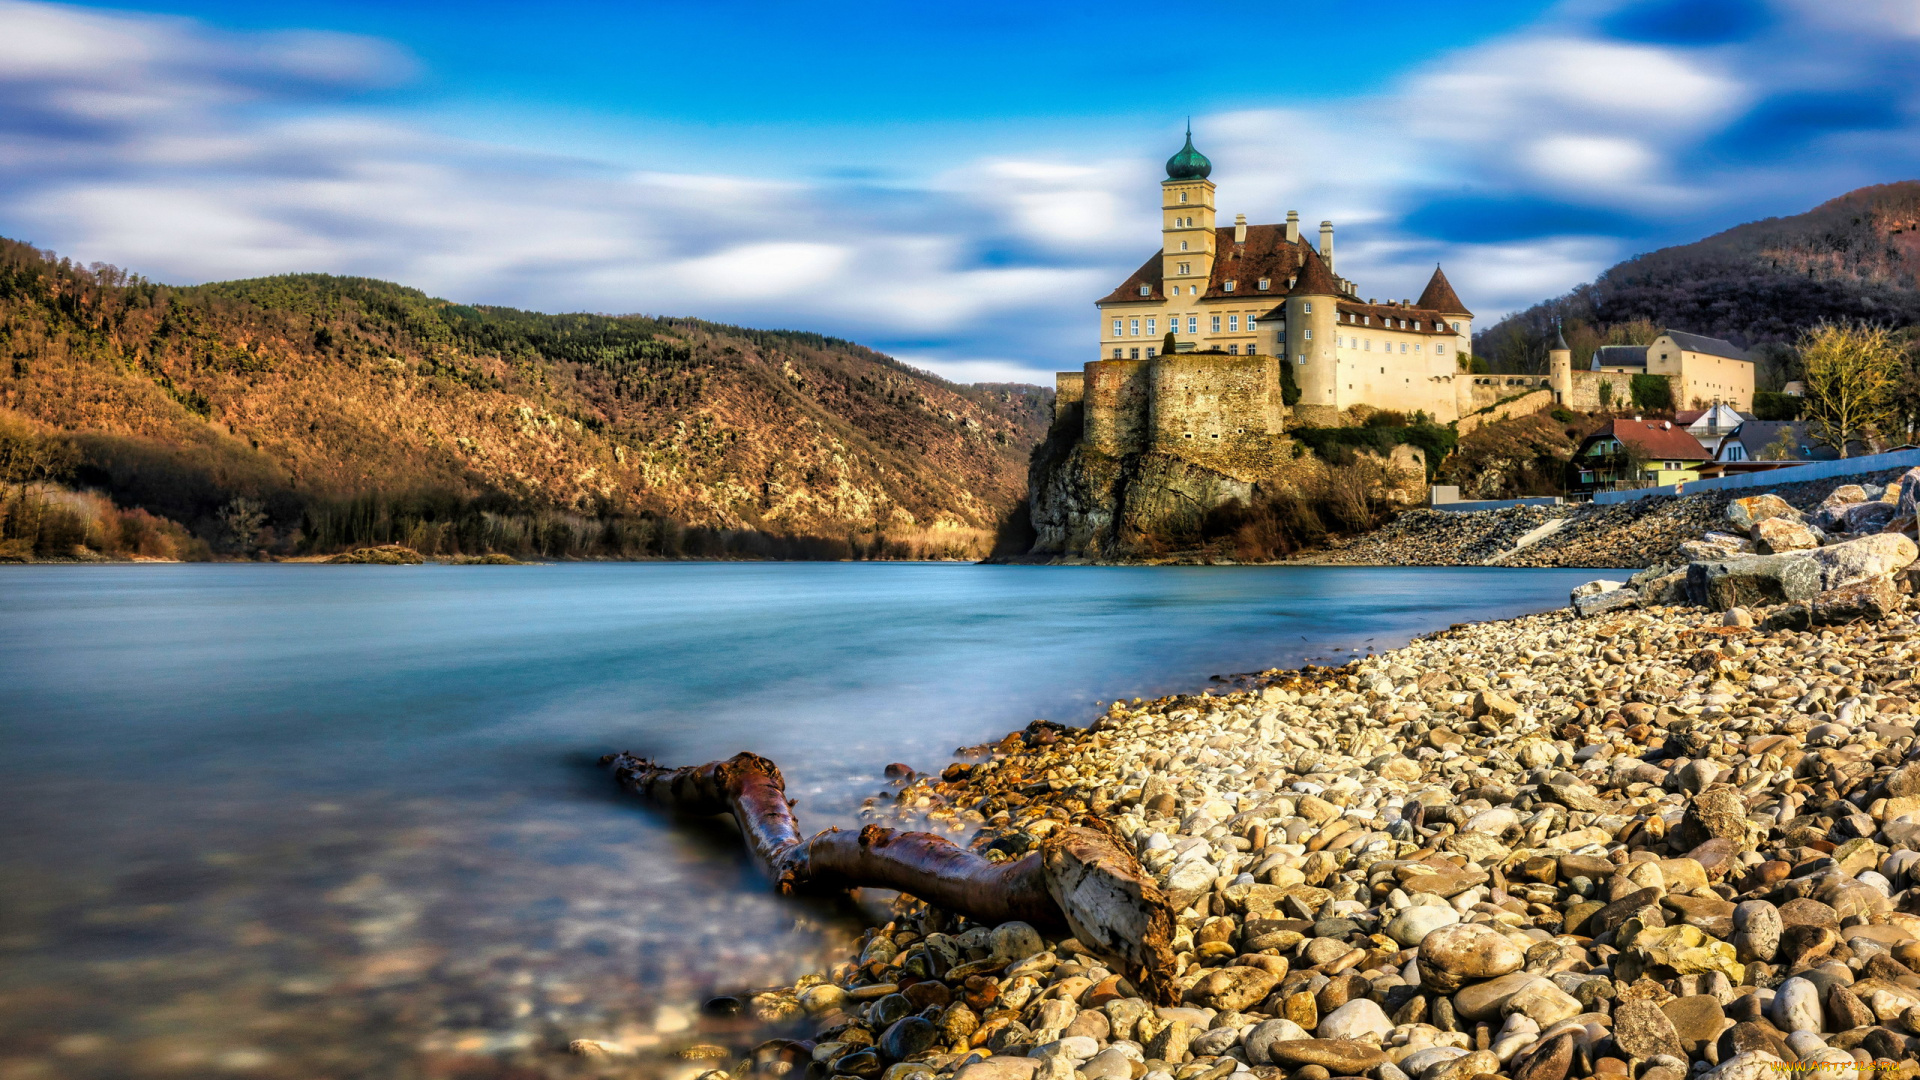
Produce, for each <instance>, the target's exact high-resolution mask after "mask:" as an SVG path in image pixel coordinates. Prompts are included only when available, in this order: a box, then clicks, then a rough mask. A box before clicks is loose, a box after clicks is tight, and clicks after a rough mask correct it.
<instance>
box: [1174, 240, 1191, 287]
mask: <svg viewBox="0 0 1920 1080" xmlns="http://www.w3.org/2000/svg"><path fill="white" fill-rule="evenodd" d="M1180 246H1181V248H1183V249H1184V248H1185V247H1186V246H1187V245H1185V244H1181V245H1180ZM1180 272H1181V273H1183V274H1191V273H1193V264H1192V263H1181V264H1180ZM1178 287H1179V286H1177V285H1176V286H1175V288H1178Z"/></svg>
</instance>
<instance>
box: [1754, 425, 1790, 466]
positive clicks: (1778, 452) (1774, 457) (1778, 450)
mask: <svg viewBox="0 0 1920 1080" xmlns="http://www.w3.org/2000/svg"><path fill="white" fill-rule="evenodd" d="M1797 449H1798V448H1797V447H1796V446H1795V445H1794V439H1793V425H1792V424H1783V425H1781V427H1780V434H1778V435H1776V436H1774V437H1773V441H1772V442H1770V443H1768V444H1767V445H1766V446H1764V447H1762V448H1761V450H1760V460H1761V461H1792V460H1793V455H1794V451H1795V450H1797Z"/></svg>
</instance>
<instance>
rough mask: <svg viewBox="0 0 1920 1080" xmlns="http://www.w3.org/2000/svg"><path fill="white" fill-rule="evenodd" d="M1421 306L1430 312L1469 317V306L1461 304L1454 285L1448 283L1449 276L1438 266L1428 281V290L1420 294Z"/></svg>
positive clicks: (1470, 313)
mask: <svg viewBox="0 0 1920 1080" xmlns="http://www.w3.org/2000/svg"><path fill="white" fill-rule="evenodd" d="M1419 306H1420V307H1423V308H1426V309H1428V310H1429V311H1443V312H1445V313H1447V314H1448V315H1467V316H1471V315H1472V314H1473V312H1471V311H1468V310H1467V305H1465V304H1463V303H1461V302H1460V294H1458V293H1456V292H1454V291H1453V285H1452V284H1450V283H1449V282H1448V281H1447V275H1445V274H1443V273H1441V272H1440V267H1439V266H1438V265H1436V266H1434V268H1433V276H1432V277H1430V278H1428V279H1427V289H1426V291H1425V292H1423V293H1421V294H1420V302H1419Z"/></svg>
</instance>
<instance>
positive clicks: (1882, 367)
mask: <svg viewBox="0 0 1920 1080" xmlns="http://www.w3.org/2000/svg"><path fill="white" fill-rule="evenodd" d="M1800 364H1801V367H1802V368H1803V369H1804V370H1805V372H1806V384H1807V397H1806V402H1807V419H1808V421H1809V423H1808V425H1807V430H1808V434H1809V435H1810V436H1811V437H1812V438H1813V439H1814V440H1815V441H1817V442H1820V443H1823V444H1825V445H1827V446H1830V447H1832V448H1833V449H1834V451H1835V452H1836V453H1838V454H1839V455H1840V456H1841V457H1846V456H1847V444H1848V443H1851V442H1856V441H1859V440H1861V439H1864V438H1867V437H1869V436H1871V435H1873V434H1876V433H1878V432H1881V431H1884V430H1886V429H1887V428H1888V427H1890V426H1891V425H1892V424H1893V422H1894V404H1893V403H1894V389H1895V386H1896V384H1897V382H1898V380H1899V377H1900V367H1901V364H1900V348H1899V346H1898V344H1897V343H1896V342H1895V341H1894V336H1893V333H1892V331H1890V330H1888V329H1887V328H1886V327H1884V326H1873V325H1868V324H1863V323H1822V324H1820V325H1819V326H1816V327H1814V328H1813V329H1811V330H1808V331H1807V332H1806V333H1804V334H1802V335H1801V336H1800Z"/></svg>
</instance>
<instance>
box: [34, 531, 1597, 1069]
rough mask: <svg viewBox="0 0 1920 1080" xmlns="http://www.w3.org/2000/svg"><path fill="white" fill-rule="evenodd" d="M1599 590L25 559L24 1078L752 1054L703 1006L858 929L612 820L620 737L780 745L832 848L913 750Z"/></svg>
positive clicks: (702, 844)
mask: <svg viewBox="0 0 1920 1080" xmlns="http://www.w3.org/2000/svg"><path fill="white" fill-rule="evenodd" d="M1585 576H1586V575H1585V574H1583V573H1581V572H1579V571H1566V572H1560V571H1526V572H1520V571H1497V572H1493V571H1474V570H1422V571H1392V570H1344V569H1340V570H1336V569H1308V568H1276V569H1214V570H1194V569H1186V570H1113V569H1071V570H1064V569H1044V568H1021V567H1004V568H1002V567H965V566H914V565H871V566H843V565H779V564H773V565H768V564H757V565H583V566H553V567H531V568H493V567H461V568H453V567H422V568H389V567H311V566H205V567H105V568H95V567H85V568H48V567H26V568H11V569H7V570H5V571H4V572H0V733H4V735H5V744H4V745H5V749H6V753H5V754H4V755H0V820H4V821H6V822H8V827H7V828H6V829H5V830H4V831H0V1078H11V1077H16V1076H18V1077H26V1076H34V1077H127V1076H137V1077H144V1076H156V1077H157V1076H203V1075H214V1074H224V1075H244V1076H259V1077H289V1078H292V1077H319V1076H337V1077H362V1076H365V1077H381V1076H393V1077H415V1076H461V1077H469V1076H470V1077H485V1076H507V1075H512V1076H539V1075H547V1074H552V1075H566V1074H569V1073H570V1072H572V1071H573V1070H576V1069H580V1068H585V1066H583V1065H580V1064H579V1063H576V1062H574V1061H572V1060H571V1059H568V1058H566V1057H564V1056H562V1055H560V1054H558V1053H556V1052H555V1048H556V1047H560V1046H564V1045H565V1043H566V1042H567V1041H568V1040H571V1039H574V1038H582V1037H585V1038H598V1039H603V1040H606V1041H610V1042H618V1043H622V1044H625V1045H628V1046H630V1047H634V1048H636V1049H639V1050H642V1051H646V1050H650V1049H652V1050H658V1051H662V1052H664V1051H670V1050H673V1049H676V1048H678V1047H680V1046H683V1045H685V1044H687V1043H689V1042H693V1041H696V1040H698V1041H706V1042H720V1043H722V1044H723V1045H728V1044H729V1040H730V1039H733V1038H744V1037H746V1036H745V1035H744V1034H741V1033H739V1032H732V1031H729V1030H727V1029H726V1028H725V1026H724V1025H725V1022H724V1021H720V1020H715V1019H711V1018H703V1017H701V1016H699V1015H698V1013H697V1010H696V1009H694V1007H693V1006H694V1005H695V1004H696V1003H697V1002H698V1001H699V1000H700V999H701V998H702V997H704V996H706V995H708V994H710V993H713V992H716V991H719V992H731V991H738V990H742V989H747V988H752V987H764V986H768V985H772V984H775V983H778V982H782V981H787V980H790V979H791V978H793V977H794V976H796V975H798V974H801V973H803V972H805V971H808V970H814V969H817V968H818V967H819V966H821V958H822V956H823V955H825V954H826V953H827V952H830V951H832V950H833V949H834V948H836V947H837V945H838V944H840V943H842V942H844V940H845V939H846V936H847V935H848V934H850V933H852V932H854V929H855V923H854V922H853V921H852V920H851V919H849V918H848V913H847V912H846V911H844V910H840V909H835V908H830V907H826V906H819V905H814V906H809V905H804V904H796V903H794V902H791V901H782V900H778V899H776V898H774V897H771V896H769V895H767V894H766V892H765V891H764V889H763V887H762V886H761V884H760V882H759V881H758V879H757V878H755V877H754V875H753V873H752V871H751V869H750V868H748V867H747V866H746V865H745V863H744V861H743V860H742V859H741V858H740V856H739V855H738V853H737V852H736V851H734V850H733V849H732V847H731V845H730V844H728V843H727V842H726V841H725V839H724V837H722V836H718V835H716V834H715V833H712V832H707V833H702V832H698V831H695V832H689V831H688V830H687V829H686V828H684V827H681V828H675V827H671V826H670V824H669V823H665V822H659V821H656V820H654V819H653V818H652V817H651V816H650V815H649V814H648V813H646V812H644V811H642V810H640V809H638V808H636V807H635V806H633V805H631V804H630V803H628V802H626V801H624V800H622V799H621V798H620V797H618V796H617V795H616V794H615V793H614V792H613V791H612V790H611V785H610V784H609V783H608V782H607V781H606V780H605V778H604V777H601V776H599V775H597V774H596V773H595V772H594V771H593V770H592V769H591V768H590V766H589V764H588V763H589V762H591V760H592V758H593V757H594V756H596V755H598V754H599V753H601V752H604V751H606V750H610V749H616V748H633V749H638V750H643V751H648V752H652V753H656V754H658V755H660V756H661V757H663V758H664V759H668V760H673V761H694V760H706V759H708V758H712V757H717V756H721V755H724V754H728V753H731V752H733V751H735V750H739V749H744V748H752V749H755V750H758V751H761V752H763V753H767V754H768V755H769V756H771V757H773V758H774V759H775V760H777V761H779V762H780V763H781V765H782V766H783V768H785V769H786V770H787V772H788V775H789V780H790V784H789V787H790V790H791V791H793V792H795V793H796V794H798V795H799V796H800V798H801V804H800V812H801V815H802V822H803V824H804V825H805V826H807V827H809V828H812V827H819V826H825V825H828V824H835V823H841V824H844V823H846V822H847V821H848V820H849V815H850V811H851V808H852V807H853V806H855V805H857V803H858V801H859V799H860V798H861V797H862V796H864V795H866V794H870V793H872V792H873V791H875V790H877V789H878V788H879V787H880V779H879V773H880V769H881V767H882V766H883V765H884V764H886V763H887V762H889V761H894V760H904V761H907V762H909V763H912V764H915V765H918V766H921V767H931V766H937V765H938V764H939V763H940V762H941V761H943V760H944V758H945V755H946V754H947V753H948V752H949V751H951V749H952V748H953V747H954V746H956V745H958V744H960V743H963V742H971V741H977V740H979V739H983V738H987V737H991V736H995V735H998V734H999V733H1001V732H1002V731H1004V730H1006V729H1009V728H1012V727H1017V726H1019V725H1021V724H1024V723H1025V722H1026V721H1027V720H1029V719H1032V718H1034V717H1036V716H1046V717H1049V718H1052V719H1058V720H1068V721H1072V720H1078V719H1083V718H1085V717H1086V716H1088V715H1090V714H1091V712H1092V710H1093V707H1094V703H1095V702H1096V701H1098V700H1101V699H1105V698H1108V697H1110V696H1114V695H1123V696H1132V695H1135V694H1148V693H1156V692H1163V691H1167V690H1172V689H1192V688H1194V687H1195V686H1197V685H1200V684H1202V683H1203V682H1204V680H1205V678H1206V676H1207V675H1209V674H1212V673H1216V672H1228V671H1243V670H1253V669H1257V668H1261V667H1267V666H1272V665H1275V664H1281V663H1293V662H1298V661H1299V660H1300V659H1302V658H1304V657H1306V656H1311V655H1330V654H1331V650H1333V649H1335V648H1340V649H1343V650H1354V651H1363V650H1364V649H1365V648H1366V647H1368V645H1369V644H1371V645H1372V646H1373V647H1375V648H1386V647H1390V646H1391V645H1394V644H1397V643H1398V642H1400V641H1402V640H1404V639H1405V638H1406V637H1407V636H1408V635H1409V634H1411V633H1416V632H1419V631H1421V630H1424V629H1429V628H1432V627H1434V626H1437V625H1443V624H1445V623H1447V622H1450V621H1455V620H1458V619H1465V618H1473V617H1487V616H1492V615H1497V614H1502V613H1509V612H1513V611H1518V610H1525V609H1531V608H1540V607H1544V606H1548V605H1550V604H1553V603H1555V602H1557V601H1558V600H1559V598H1561V597H1564V595H1565V590H1566V589H1567V588H1568V586H1569V585H1570V584H1573V583H1575V582H1577V581H1579V580H1580V579H1581V578H1583V577H1585ZM1339 655H1346V653H1341V654H1339ZM733 1048H734V1049H736V1050H738V1049H740V1048H741V1047H738V1046H735V1047H733ZM626 1068H627V1069H629V1070H630V1071H636V1072H642V1073H644V1072H649V1071H651V1070H653V1069H655V1068H656V1067H655V1066H649V1065H646V1064H644V1063H642V1064H634V1065H629V1066H626Z"/></svg>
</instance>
